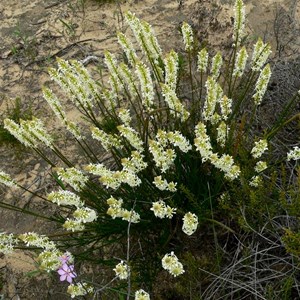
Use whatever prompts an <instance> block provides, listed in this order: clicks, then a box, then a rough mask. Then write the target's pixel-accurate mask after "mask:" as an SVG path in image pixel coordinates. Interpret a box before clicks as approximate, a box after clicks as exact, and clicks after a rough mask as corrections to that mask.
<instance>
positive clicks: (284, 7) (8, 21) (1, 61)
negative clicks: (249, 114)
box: [0, 0, 300, 299]
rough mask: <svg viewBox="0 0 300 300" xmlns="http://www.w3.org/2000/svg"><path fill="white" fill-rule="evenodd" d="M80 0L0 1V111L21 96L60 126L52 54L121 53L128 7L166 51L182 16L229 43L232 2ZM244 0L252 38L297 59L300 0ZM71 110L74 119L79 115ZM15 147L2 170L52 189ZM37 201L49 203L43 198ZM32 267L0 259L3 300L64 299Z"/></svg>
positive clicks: (18, 197)
mask: <svg viewBox="0 0 300 300" xmlns="http://www.w3.org/2000/svg"><path fill="white" fill-rule="evenodd" d="M83 2H84V1H79V0H47V1H45V0H23V1H20V0H6V1H0V17H1V24H0V41H1V44H0V115H2V114H4V113H5V111H6V109H7V105H9V104H10V103H11V99H14V98H16V97H20V98H21V100H22V106H23V109H27V108H29V107H31V109H32V111H33V113H34V114H37V115H38V116H39V117H42V118H47V120H48V121H47V124H48V126H49V127H50V128H51V127H56V125H55V122H54V121H53V119H52V117H51V115H50V114H49V110H48V108H47V105H46V103H45V102H44V101H43V100H42V96H41V86H42V85H44V84H51V83H50V81H49V77H48V75H47V68H48V67H49V66H54V65H55V57H62V58H64V59H71V58H76V59H79V60H84V59H86V58H87V57H89V56H95V57H97V58H98V60H99V61H100V62H101V60H102V58H103V51H104V50H105V49H109V50H110V51H113V52H117V53H119V52H120V48H119V47H118V45H117V43H116V38H115V34H116V32H117V31H118V30H121V31H126V26H125V24H124V22H123V13H124V12H125V11H127V10H131V11H132V12H135V13H136V14H137V15H138V16H139V17H140V18H143V19H145V20H146V21H148V22H150V23H151V24H152V26H153V28H154V30H155V32H156V33H157V36H158V39H159V41H160V42H161V44H162V48H163V49H165V50H170V49H172V48H176V49H181V48H182V44H181V39H180V34H179V30H178V29H179V28H180V24H181V22H182V21H183V20H185V21H187V22H189V23H190V24H192V26H193V28H194V29H195V31H196V35H197V37H198V38H199V40H200V42H204V43H207V44H208V45H209V47H210V48H215V49H217V48H220V49H224V48H226V47H229V46H230V43H231V31H230V30H231V25H232V19H231V17H232V16H233V11H232V4H233V2H234V1H233V0H202V1H200V0H183V1H178V0H132V1H123V2H121V4H119V5H117V4H104V5H103V4H100V3H99V2H101V1H98V2H97V1H95V0H86V1H85V3H84V5H82V4H81V3H83ZM245 4H246V5H247V15H248V25H247V31H248V33H249V37H250V40H255V39H256V38H257V37H258V36H262V37H264V39H265V40H268V41H270V42H271V43H272V46H273V49H274V56H277V57H279V56H281V57H285V58H287V57H289V59H292V58H293V59H299V45H300V35H299V34H296V33H298V32H299V23H298V22H299V20H300V3H299V1H297V0H277V1H274V0H266V1H259V0H245ZM97 64H98V62H97V61H95V60H91V61H90V63H89V64H88V68H90V69H91V71H92V72H93V73H95V76H97V73H96V71H95V70H96V68H97ZM299 85H300V84H299ZM71 115H72V112H71ZM72 116H73V118H76V114H73V115H72ZM14 147H15V146H12V145H9V144H2V145H0V158H1V159H0V169H3V170H5V171H6V172H8V173H10V174H11V175H12V176H14V177H15V178H18V179H19V180H20V182H21V183H22V184H23V185H25V186H30V185H32V184H33V186H32V188H33V189H35V190H39V191H40V192H46V191H49V189H51V182H49V180H48V179H47V173H48V172H49V169H48V167H47V166H46V165H45V164H44V163H42V162H40V161H38V160H37V158H36V157H35V156H33V155H32V154H31V153H30V152H25V153H24V150H23V149H21V150H20V149H15V148H14ZM0 196H1V197H2V198H4V199H8V201H14V202H15V203H18V201H20V202H21V203H22V205H25V204H26V203H27V205H29V204H30V205H31V202H30V203H29V204H28V200H25V199H28V198H27V197H28V195H26V194H18V193H17V194H16V193H14V194H12V193H10V192H8V191H7V190H6V189H3V188H2V187H0ZM25 201H27V202H26V203H25ZM31 201H32V199H31ZM35 205H36V207H37V208H38V209H45V208H44V207H43V204H41V203H37V204H35ZM45 226H47V225H43V223H41V222H40V221H36V220H35V219H34V218H25V217H24V216H22V215H20V214H12V213H8V212H6V211H3V210H0V231H7V232H24V231H30V230H34V229H35V228H39V230H40V231H41V232H43V230H46V229H47V227H45ZM33 270H35V266H34V260H33V258H32V256H31V254H29V253H27V252H22V251H18V252H17V253H16V254H14V255H12V256H9V257H0V299H2V298H1V295H3V297H4V298H3V299H67V298H66V296H65V295H63V294H61V293H63V291H64V290H65V286H64V287H62V289H56V288H53V280H52V279H49V278H48V277H47V276H38V277H33V278H30V277H28V276H26V274H28V272H31V271H33ZM54 282H55V279H54ZM56 282H57V281H56Z"/></svg>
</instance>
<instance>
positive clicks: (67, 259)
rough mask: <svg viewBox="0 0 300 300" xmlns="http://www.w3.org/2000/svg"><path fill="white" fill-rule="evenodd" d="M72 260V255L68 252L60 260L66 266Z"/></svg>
mask: <svg viewBox="0 0 300 300" xmlns="http://www.w3.org/2000/svg"><path fill="white" fill-rule="evenodd" d="M69 259H70V255H69V254H68V253H67V252H66V253H64V254H63V255H62V256H61V257H60V258H59V260H60V261H61V264H62V265H63V264H66V263H67V262H68V261H69Z"/></svg>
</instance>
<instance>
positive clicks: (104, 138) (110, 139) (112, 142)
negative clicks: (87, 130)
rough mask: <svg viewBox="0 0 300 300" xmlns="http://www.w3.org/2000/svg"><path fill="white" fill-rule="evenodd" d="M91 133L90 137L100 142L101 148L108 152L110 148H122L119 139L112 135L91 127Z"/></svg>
mask: <svg viewBox="0 0 300 300" xmlns="http://www.w3.org/2000/svg"><path fill="white" fill-rule="evenodd" d="M91 132H92V137H93V138H94V139H95V140H98V141H100V142H101V145H102V147H103V148H104V149H105V150H106V151H108V150H109V149H111V148H112V147H115V148H118V149H120V148H122V147H123V145H122V143H121V141H120V139H119V137H117V136H116V135H114V134H108V133H106V132H105V131H104V130H101V129H99V128H97V127H92V128H91Z"/></svg>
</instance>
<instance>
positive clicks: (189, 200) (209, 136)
mask: <svg viewBox="0 0 300 300" xmlns="http://www.w3.org/2000/svg"><path fill="white" fill-rule="evenodd" d="M234 13H235V15H234V30H233V47H232V53H231V54H230V55H229V58H224V57H223V56H222V54H221V53H220V52H217V53H216V54H215V55H214V56H212V57H211V56H209V53H208V50H207V49H206V48H201V47H200V46H199V43H196V42H195V40H194V34H193V31H192V29H191V27H190V25H188V24H187V23H183V25H182V28H181V30H182V35H183V43H184V51H182V52H180V53H178V52H176V51H174V50H172V51H170V52H169V53H166V54H164V53H163V51H162V49H161V47H160V45H159V43H158V41H157V39H156V37H155V34H154V32H153V29H152V27H151V26H150V25H149V24H148V23H147V22H145V21H141V20H139V19H138V18H137V17H136V16H135V15H134V14H133V13H130V12H128V13H127V14H126V16H125V20H126V22H127V24H128V26H129V27H130V29H131V31H132V33H133V36H134V38H135V40H136V42H137V45H138V47H139V50H138V51H137V49H136V48H135V47H134V46H133V44H132V42H131V39H130V38H128V37H127V36H126V35H125V34H123V33H118V42H119V44H120V45H121V47H122V50H123V51H124V54H125V55H124V57H125V60H124V61H123V62H120V61H118V60H117V58H116V56H115V55H114V54H112V53H110V52H108V51H106V52H105V59H104V62H105V65H106V67H107V77H108V80H107V82H106V83H105V84H104V83H103V82H98V81H95V80H93V78H92V77H91V76H90V74H89V72H88V71H87V69H86V68H85V67H84V65H83V64H82V63H80V62H79V61H75V60H71V61H66V60H63V59H61V58H58V59H57V63H58V68H57V69H55V68H51V69H50V70H49V74H50V77H51V79H52V80H53V81H55V82H56V83H57V84H58V85H59V86H60V88H61V90H62V91H63V92H64V93H65V94H66V95H67V96H68V97H69V99H71V100H72V102H73V104H74V106H75V107H76V108H77V109H78V111H79V112H80V113H81V114H82V116H83V120H84V121H82V122H81V123H75V122H74V121H72V120H70V119H68V117H67V114H66V113H65V111H64V108H63V104H62V102H61V101H60V99H59V98H58V97H57V96H56V95H55V93H54V92H53V91H52V90H51V89H49V88H47V87H44V88H43V95H44V98H45V100H46V101H47V102H48V104H49V105H50V107H51V109H52V110H53V112H54V114H55V116H56V117H57V119H59V121H60V122H61V124H62V125H63V126H64V127H65V129H66V131H67V133H68V134H69V135H71V136H72V139H73V141H74V143H77V145H78V146H79V147H80V149H81V150H82V153H83V155H82V157H81V158H80V159H76V162H75V160H74V159H72V158H73V157H72V156H73V155H72V153H67V154H65V153H64V151H62V150H60V149H59V146H58V143H57V142H56V141H55V139H54V138H53V137H52V135H51V134H49V133H48V132H47V130H46V128H45V126H44V124H43V122H42V120H40V119H37V118H33V119H31V120H26V121H24V120H20V123H16V122H14V121H12V120H9V119H6V120H5V121H4V123H5V128H6V129H7V130H8V131H9V132H10V133H11V134H12V135H14V136H15V137H16V138H17V139H18V140H19V141H20V142H21V143H23V144H24V145H25V146H27V147H29V148H31V149H32V150H33V151H35V152H36V153H37V154H38V155H40V156H41V157H42V158H43V159H44V160H45V161H46V162H47V163H48V164H49V165H50V166H51V167H52V176H53V178H54V180H55V181H56V183H57V188H56V189H55V190H53V191H52V192H50V193H49V194H48V195H38V194H37V193H35V192H33V191H29V192H31V193H33V194H34V196H36V197H40V198H41V199H42V200H44V201H47V202H51V203H53V204H55V205H58V206H60V208H61V212H60V213H59V214H58V213H55V214H54V215H53V216H50V217H49V216H47V215H43V214H42V213H41V212H36V211H31V210H25V209H22V208H19V207H16V206H13V205H11V204H9V203H6V202H1V206H2V207H4V208H7V209H12V210H17V211H20V212H22V213H29V214H32V215H34V216H36V217H40V218H44V219H45V220H49V221H53V222H57V223H58V224H61V225H62V227H63V228H64V229H65V230H67V234H66V233H65V232H63V233H61V232H58V233H57V234H56V235H55V234H51V237H50V236H47V235H42V234H37V233H35V232H27V233H24V234H21V235H15V234H12V233H11V234H9V233H1V235H0V251H1V252H3V253H5V254H7V253H10V252H11V251H13V249H18V248H24V247H28V248H30V249H31V250H36V251H38V253H39V255H38V257H37V261H38V263H39V268H40V269H42V270H46V271H49V272H50V271H58V273H59V275H60V279H61V280H62V281H64V280H67V281H68V282H69V283H70V285H69V287H68V292H69V293H70V294H71V296H72V297H75V296H80V295H85V294H87V293H97V292H99V291H101V290H102V289H103V288H105V287H109V286H110V284H114V286H115V284H116V281H115V280H116V279H120V280H121V282H122V280H126V281H125V283H126V284H122V283H120V290H122V289H123V290H125V291H126V293H127V298H128V299H129V298H130V297H131V296H133V295H135V299H150V298H149V297H150V296H149V294H148V293H147V292H145V291H144V290H142V289H139V290H137V291H134V290H133V287H138V286H139V285H140V286H143V287H144V286H145V287H146V288H147V289H148V291H151V283H152V282H153V281H154V279H155V276H156V275H157V274H158V272H160V267H161V266H162V268H163V269H165V270H167V271H168V272H169V273H170V274H171V275H173V276H174V277H176V276H179V275H181V274H183V273H184V272H185V270H184V266H183V264H182V262H180V260H179V259H178V257H177V256H179V257H180V255H181V254H182V253H183V252H184V251H189V249H188V245H183V241H184V240H186V239H187V238H188V236H190V235H192V234H194V233H195V231H196V230H197V228H198V227H199V226H201V227H203V228H205V226H207V224H210V223H211V222H214V223H215V224H218V225H219V226H223V227H224V228H226V226H225V225H223V224H222V223H221V222H219V221H217V220H214V219H212V218H211V216H212V214H211V211H212V210H214V209H216V208H217V206H218V199H222V198H224V197H225V195H226V197H227V196H228V195H230V192H231V190H234V189H235V190H236V189H240V190H241V192H243V191H245V190H248V191H249V190H255V189H256V188H257V187H259V185H260V184H262V182H263V181H264V180H265V178H264V176H263V174H264V172H268V168H270V165H269V164H268V163H267V158H268V156H267V153H268V143H269V141H270V139H271V138H272V137H273V136H274V135H275V134H276V132H277V131H278V130H279V129H280V128H281V127H282V126H283V125H285V124H286V123H287V122H288V121H287V118H286V117H287V116H288V115H289V113H290V111H291V110H292V108H293V106H294V103H295V100H296V97H297V96H295V97H294V98H293V99H292V100H291V101H290V102H289V103H288V104H287V106H286V107H285V108H284V109H283V112H282V114H281V115H280V118H278V121H277V123H276V124H274V125H273V126H272V127H271V129H269V130H268V131H266V132H264V133H258V134H256V133H255V131H253V130H252V127H253V125H255V122H256V118H255V115H256V114H257V113H258V112H259V110H258V108H259V106H260V104H261V102H262V101H263V97H264V94H265V92H266V89H267V85H268V82H269V80H270V76H271V69H270V65H269V64H267V60H268V57H269V55H270V53H271V49H270V45H269V44H267V43H264V42H263V41H262V40H261V39H258V40H257V42H256V43H255V45H254V48H253V50H252V54H251V57H250V55H249V54H248V51H247V50H246V47H245V46H243V44H242V43H243V41H244V40H245V34H244V24H245V7H244V4H243V1H242V0H237V1H236V3H235V10H234ZM187 78H188V79H187ZM84 124H89V129H87V127H86V126H84ZM256 135H257V136H256ZM53 154H54V155H55V156H53ZM299 156H300V155H299V149H298V148H295V149H294V150H293V151H291V152H290V153H289V159H298V158H299ZM53 157H55V159H54V158H53ZM0 181H1V183H3V184H4V185H7V186H9V187H11V188H15V189H25V190H27V189H26V187H23V186H21V185H19V184H18V183H17V182H15V181H14V180H13V179H11V177H10V176H9V175H8V174H6V173H4V172H1V173H0ZM245 187H246V188H245ZM246 200H247V195H245V201H246ZM226 230H230V228H226ZM115 244H120V245H124V244H125V245H126V253H125V254H126V255H125V256H124V257H122V258H120V259H117V258H115V257H116V256H117V255H118V254H119V253H120V250H119V253H118V252H117V254H116V253H111V254H112V257H111V259H107V258H106V259H104V258H101V259H100V258H99V257H98V258H97V257H96V253H98V252H97V251H99V249H103V248H106V249H109V251H112V252H113V250H112V249H113V247H112V245H115ZM70 249H72V251H71V250H70ZM69 251H71V252H72V253H73V254H74V255H75V256H76V258H77V259H78V260H83V261H84V260H92V261H93V262H94V263H97V264H100V263H103V264H108V265H110V266H111V265H112V264H113V265H116V266H115V268H114V269H113V270H114V271H115V273H116V276H115V278H112V280H111V282H108V284H107V285H105V286H104V287H102V288H100V289H98V290H97V289H96V288H95V289H93V287H92V285H91V284H90V283H87V282H84V281H81V280H79V276H78V274H77V273H76V271H75V269H74V265H73V261H74V258H73V255H72V254H71V253H70V252H69ZM106 257H107V255H106ZM145 278H146V279H145ZM113 281H114V283H112V282H113Z"/></svg>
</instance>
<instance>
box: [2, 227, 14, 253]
mask: <svg viewBox="0 0 300 300" xmlns="http://www.w3.org/2000/svg"><path fill="white" fill-rule="evenodd" d="M17 244H18V240H17V239H16V238H15V237H14V236H13V234H12V233H10V234H6V233H5V232H1V233H0V253H3V254H9V253H11V252H12V251H13V249H14V246H15V245H17Z"/></svg>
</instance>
